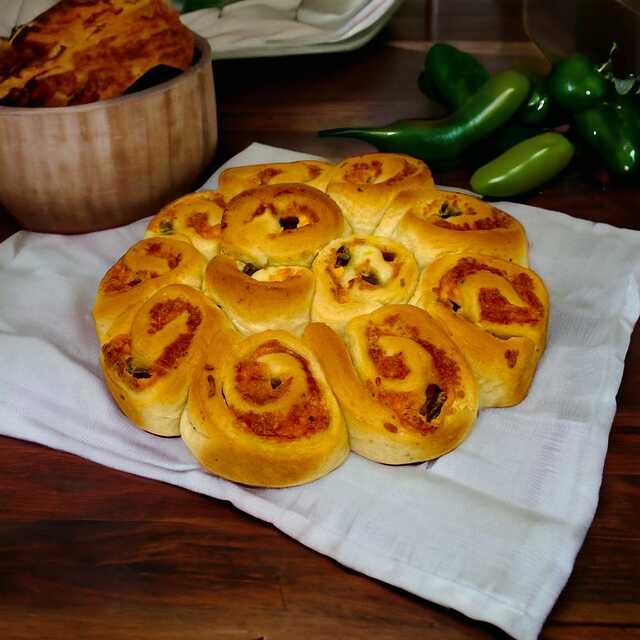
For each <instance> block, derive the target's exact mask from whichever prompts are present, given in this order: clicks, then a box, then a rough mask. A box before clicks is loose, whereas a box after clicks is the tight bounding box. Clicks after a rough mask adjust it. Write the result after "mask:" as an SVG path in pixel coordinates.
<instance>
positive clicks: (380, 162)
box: [326, 153, 433, 234]
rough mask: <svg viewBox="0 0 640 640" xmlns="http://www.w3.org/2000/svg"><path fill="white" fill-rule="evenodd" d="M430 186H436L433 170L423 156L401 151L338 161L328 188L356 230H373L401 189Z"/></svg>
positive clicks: (328, 192) (366, 231) (361, 231)
mask: <svg viewBox="0 0 640 640" xmlns="http://www.w3.org/2000/svg"><path fill="white" fill-rule="evenodd" d="M429 187H433V178H432V177H431V171H430V170H429V167H427V165H426V164H425V163H424V162H422V161H421V160H417V159H416V158H412V157H411V156H407V155H403V154H400V153H367V154H365V155H360V156H353V157H351V158H346V159H345V160H343V161H342V162H340V163H339V164H337V165H336V167H335V168H334V169H333V170H332V171H331V173H330V175H329V182H328V184H327V188H326V191H327V194H328V195H329V196H331V198H333V199H334V200H335V201H336V202H337V203H338V205H339V206H340V208H341V209H342V213H343V215H344V216H345V218H346V219H347V220H348V221H349V224H350V225H351V227H352V228H353V232H354V233H366V234H370V233H373V232H374V229H375V228H376V226H377V225H378V222H379V221H380V218H381V217H382V214H383V213H384V211H385V209H386V208H387V206H388V205H389V203H390V202H391V200H392V199H393V198H394V197H395V196H396V195H397V194H398V193H400V192H401V191H404V190H406V189H419V188H429Z"/></svg>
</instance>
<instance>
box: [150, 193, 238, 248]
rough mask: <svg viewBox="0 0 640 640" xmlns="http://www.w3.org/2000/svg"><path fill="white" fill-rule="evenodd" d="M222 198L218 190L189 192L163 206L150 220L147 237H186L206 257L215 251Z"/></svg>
mask: <svg viewBox="0 0 640 640" xmlns="http://www.w3.org/2000/svg"><path fill="white" fill-rule="evenodd" d="M225 207H226V203H225V199H224V197H223V196H222V194H221V193H220V192H219V191H199V192H197V193H189V194H187V195H186V196H182V197H181V198H178V199H177V200H174V201H173V202H170V203H169V204H168V205H167V206H166V207H163V208H162V209H161V210H160V211H159V212H158V213H157V214H156V215H155V216H154V217H153V218H152V219H151V222H149V226H148V227H147V231H146V233H145V237H146V238H152V237H155V236H175V237H176V238H177V239H179V240H183V239H186V240H188V241H189V242H191V244H192V245H193V246H194V247H195V248H196V249H197V250H198V251H200V253H202V254H203V255H204V256H205V257H206V258H208V259H209V260H210V259H211V258H213V256H215V255H216V254H217V253H218V243H219V242H220V222H221V220H222V212H223V211H224V210H225Z"/></svg>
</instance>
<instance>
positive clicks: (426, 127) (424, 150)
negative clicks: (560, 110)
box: [319, 71, 529, 168]
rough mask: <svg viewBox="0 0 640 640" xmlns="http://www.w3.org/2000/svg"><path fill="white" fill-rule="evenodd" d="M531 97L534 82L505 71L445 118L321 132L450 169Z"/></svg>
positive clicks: (321, 134) (521, 75)
mask: <svg viewBox="0 0 640 640" xmlns="http://www.w3.org/2000/svg"><path fill="white" fill-rule="evenodd" d="M528 95H529V80H528V79H527V77H526V76H525V75H523V74H522V73H519V72H517V71H503V72H502V73H498V74H496V75H495V76H493V77H492V78H491V79H490V80H489V81H488V82H487V83H485V84H484V85H483V86H482V87H481V88H480V89H479V90H478V91H477V92H476V93H475V94H474V95H473V96H471V98H469V100H467V101H466V102H465V103H464V105H463V106H462V107H460V109H458V110H457V111H455V112H454V113H452V114H451V115H449V116H447V117H446V118H443V119H442V120H400V121H398V122H394V123H392V124H389V125H387V126H385V127H379V128H370V129H357V128H343V129H326V130H324V131H320V132H319V135H320V136H338V137H344V138H357V139H358V140H364V141H365V142H369V143H370V144H372V145H374V146H375V147H377V148H378V149H379V150H380V151H392V152H398V153H407V154H409V155H412V156H414V157H416V158H420V159H422V160H424V161H425V162H427V163H429V164H431V166H432V167H434V168H441V167H445V166H446V167H450V166H451V164H452V161H455V160H457V159H459V158H462V157H463V154H464V152H465V151H466V150H467V149H469V147H471V146H472V145H474V144H475V143H477V142H480V141H481V140H485V139H486V138H488V137H489V136H490V135H491V134H492V133H493V132H494V131H496V130H497V129H498V128H500V127H501V126H502V125H503V124H505V123H506V122H507V121H508V120H509V119H510V118H511V116H513V114H514V113H515V112H516V111H517V110H518V108H519V107H520V105H521V104H522V103H523V102H524V100H525V99H526V98H527V96H528Z"/></svg>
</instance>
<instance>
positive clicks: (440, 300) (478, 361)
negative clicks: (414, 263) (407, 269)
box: [414, 254, 549, 407]
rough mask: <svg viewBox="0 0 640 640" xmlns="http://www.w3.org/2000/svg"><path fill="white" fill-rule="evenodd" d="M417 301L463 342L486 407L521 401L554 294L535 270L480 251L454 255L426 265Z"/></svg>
mask: <svg viewBox="0 0 640 640" xmlns="http://www.w3.org/2000/svg"><path fill="white" fill-rule="evenodd" d="M414 301H415V303H416V304H418V305H419V306H420V307H422V308H424V309H426V310H427V311H428V312H429V313H430V314H431V316H432V317H433V318H434V320H436V321H437V322H438V323H439V324H440V326H441V327H442V328H443V329H444V330H445V331H446V332H447V333H448V334H449V336H451V339H452V340H453V341H454V342H455V343H456V344H457V345H458V347H460V350H461V351H462V352H463V353H464V354H465V357H466V358H467V361H468V362H469V364H470V365H471V368H472V370H473V373H474V375H475V377H476V380H477V381H478V386H479V394H480V406H481V407H508V406H511V405H514V404H517V403H518V402H520V401H521V400H522V399H523V398H524V397H525V396H526V395H527V392H528V390H529V385H530V384H531V380H532V378H533V374H534V372H535V370H536V365H537V363H538V360H539V358H540V356H541V355H542V353H543V351H544V348H545V344H546V336H547V324H548V318H549V297H548V295H547V291H546V289H545V286H544V283H543V282H542V280H541V279H540V278H539V277H538V276H537V275H536V274H535V273H534V272H533V271H530V270H529V269H526V268H525V267H521V266H519V265H516V264H514V263H512V262H506V261H504V260H499V259H497V258H490V257H487V256H483V255H479V254H464V255H455V254H449V255H445V256H442V257H441V258H439V259H438V260H436V261H435V262H434V263H433V264H432V265H431V266H430V267H429V269H427V270H425V271H424V272H423V274H422V277H421V279H420V283H419V285H418V288H417V289H416V294H415V299H414Z"/></svg>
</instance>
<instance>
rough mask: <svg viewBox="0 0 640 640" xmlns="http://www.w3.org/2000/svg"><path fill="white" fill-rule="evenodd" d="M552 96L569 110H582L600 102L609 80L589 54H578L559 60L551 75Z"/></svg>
mask: <svg viewBox="0 0 640 640" xmlns="http://www.w3.org/2000/svg"><path fill="white" fill-rule="evenodd" d="M549 91H550V92H551V97H552V98H553V99H554V100H555V101H556V102H557V103H558V104H559V105H560V106H561V107H562V108H563V109H567V110H568V111H582V110H584V109H589V108H591V107H593V106H595V105H596V104H598V102H600V101H601V100H602V99H603V98H604V97H605V95H606V93H607V80H606V78H605V77H604V75H603V74H602V73H601V69H600V68H598V67H596V66H595V65H594V64H593V63H592V62H591V60H589V58H587V56H584V55H582V54H576V55H574V56H571V57H570V58H566V59H564V60H561V61H560V62H558V63H557V64H556V65H555V66H554V68H553V70H552V71H551V75H550V76H549Z"/></svg>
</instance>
